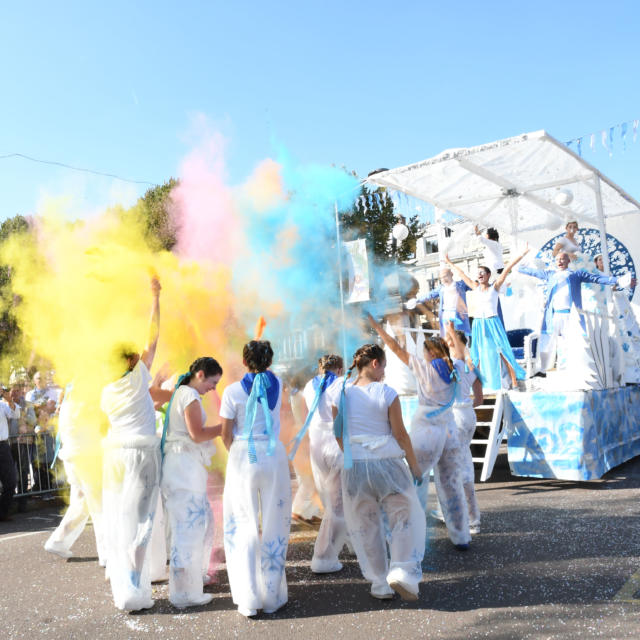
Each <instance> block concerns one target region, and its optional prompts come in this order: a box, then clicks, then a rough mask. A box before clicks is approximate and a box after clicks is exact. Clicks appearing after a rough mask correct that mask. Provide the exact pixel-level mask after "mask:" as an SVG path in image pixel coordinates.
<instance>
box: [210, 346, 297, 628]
mask: <svg viewBox="0 0 640 640" xmlns="http://www.w3.org/2000/svg"><path fill="white" fill-rule="evenodd" d="M272 360H273V350H272V349H271V344H270V343H269V342H268V341H266V340H252V341H251V342H249V343H248V344H246V345H245V346H244V349H243V351H242V361H243V363H244V365H245V367H246V368H247V374H246V375H245V376H244V377H243V378H242V380H241V381H240V382H234V383H233V384H231V385H229V386H228V387H227V388H226V389H225V390H224V393H223V394H222V405H221V407H220V417H221V418H222V439H223V441H224V444H225V446H226V447H227V449H228V450H229V459H228V462H227V473H226V479H225V485H224V495H223V511H224V550H225V555H226V558H227V573H228V575H229V585H230V587H231V596H232V598H233V602H234V604H236V605H237V607H238V612H239V613H241V614H242V615H244V616H247V617H251V616H255V615H256V614H257V612H258V610H259V609H262V611H263V612H264V613H273V612H275V611H277V610H278V609H279V608H280V607H282V606H283V605H284V604H286V602H287V597H288V596H287V579H286V575H285V561H286V557H287V546H288V543H289V530H290V526H291V481H290V478H289V465H288V462H287V454H286V452H285V448H284V446H283V444H282V443H281V442H280V440H279V439H278V438H279V434H280V406H281V402H282V381H281V380H280V379H279V378H278V377H277V376H275V375H274V374H273V373H272V372H271V371H268V369H269V367H270V366H271V361H272Z"/></svg>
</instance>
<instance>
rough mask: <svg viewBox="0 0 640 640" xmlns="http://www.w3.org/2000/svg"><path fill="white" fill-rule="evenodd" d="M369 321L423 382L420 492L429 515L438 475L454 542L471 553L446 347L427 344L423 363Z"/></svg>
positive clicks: (415, 433) (416, 434)
mask: <svg viewBox="0 0 640 640" xmlns="http://www.w3.org/2000/svg"><path fill="white" fill-rule="evenodd" d="M368 320H369V324H370V325H371V326H372V327H373V328H374V329H375V331H376V332H377V333H378V335H379V336H380V337H381V338H382V341H383V342H384V343H385V344H386V345H387V346H388V347H389V348H390V349H391V350H392V351H393V352H394V353H395V354H396V355H397V356H398V358H400V359H401V360H402V361H403V362H404V363H406V364H407V366H408V367H409V368H410V369H411V371H413V373H414V375H415V376H416V379H417V382H418V409H417V410H416V412H415V414H414V416H413V421H412V423H411V443H412V444H413V450H414V451H415V454H416V458H417V460H418V464H419V465H420V473H421V475H422V485H421V486H420V488H419V490H418V495H419V497H420V501H421V503H422V506H423V508H424V509H425V510H426V507H427V495H428V491H429V474H430V473H431V470H432V469H434V471H435V475H436V477H437V478H438V484H437V485H436V486H437V489H438V499H439V500H440V505H441V506H442V512H443V515H444V519H445V524H446V525H447V531H448V533H449V538H450V539H451V542H453V544H454V545H455V546H456V548H457V549H458V550H460V551H466V550H467V549H468V548H469V543H470V542H471V535H470V533H469V514H468V510H467V502H466V498H465V496H464V490H463V487H462V459H463V458H462V444H461V442H460V439H459V438H458V432H457V429H456V426H455V421H454V418H453V411H452V406H453V403H454V401H455V397H456V391H457V383H456V382H455V376H454V375H453V371H454V368H453V363H452V362H451V359H450V358H449V350H448V348H447V345H446V343H445V342H444V340H442V338H440V337H437V338H426V339H425V341H424V352H423V353H424V358H417V357H416V356H413V355H410V354H409V352H407V351H406V350H404V349H403V348H402V347H401V346H400V345H399V344H398V343H397V342H396V341H395V340H394V339H393V338H392V337H391V336H390V335H389V334H388V333H387V332H386V331H385V330H384V329H383V328H382V327H381V326H380V325H379V324H378V323H377V322H376V321H375V320H374V319H373V318H372V317H371V315H369V316H368ZM425 515H426V514H425Z"/></svg>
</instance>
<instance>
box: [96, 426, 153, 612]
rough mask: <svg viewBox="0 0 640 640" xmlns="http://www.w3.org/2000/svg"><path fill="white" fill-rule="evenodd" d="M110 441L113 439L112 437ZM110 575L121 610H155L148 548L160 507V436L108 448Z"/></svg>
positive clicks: (106, 506)
mask: <svg viewBox="0 0 640 640" xmlns="http://www.w3.org/2000/svg"><path fill="white" fill-rule="evenodd" d="M107 440H108V439H107ZM103 474H104V475H103V488H102V491H103V493H102V495H103V522H104V537H105V548H106V551H107V573H108V576H109V579H110V580H111V591H112V592H113V601H114V603H115V605H116V607H118V609H123V610H126V611H136V610H138V609H146V608H149V607H151V606H153V600H152V598H151V575H150V562H149V558H148V554H147V547H148V543H149V540H150V538H151V531H152V528H153V518H154V514H155V510H156V506H157V504H158V492H159V484H158V483H159V479H160V441H159V439H158V438H156V437H155V436H148V437H145V436H138V437H132V438H129V439H128V440H126V441H122V442H120V443H119V446H114V443H110V444H107V446H105V450H104V467H103Z"/></svg>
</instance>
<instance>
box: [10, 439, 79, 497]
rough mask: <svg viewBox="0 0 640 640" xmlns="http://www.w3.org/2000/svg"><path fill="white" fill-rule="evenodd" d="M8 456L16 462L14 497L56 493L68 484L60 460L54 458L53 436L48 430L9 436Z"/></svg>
mask: <svg viewBox="0 0 640 640" xmlns="http://www.w3.org/2000/svg"><path fill="white" fill-rule="evenodd" d="M9 446H10V448H11V456H12V457H13V462H14V464H15V465H16V472H17V482H16V497H23V496H33V495H43V494H47V493H56V492H57V491H60V490H61V489H66V488H67V479H66V477H65V474H64V466H63V464H62V460H56V461H55V463H54V464H53V468H51V465H52V462H53V461H54V456H55V436H54V435H53V434H52V433H50V432H40V433H28V434H19V435H17V436H10V437H9Z"/></svg>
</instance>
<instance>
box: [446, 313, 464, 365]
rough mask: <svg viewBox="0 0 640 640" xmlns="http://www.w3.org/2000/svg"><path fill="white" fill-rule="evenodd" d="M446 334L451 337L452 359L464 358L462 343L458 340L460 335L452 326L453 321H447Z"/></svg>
mask: <svg viewBox="0 0 640 640" xmlns="http://www.w3.org/2000/svg"><path fill="white" fill-rule="evenodd" d="M446 331H447V335H448V336H449V337H450V338H451V341H452V342H453V349H452V350H451V355H452V357H453V359H454V360H464V343H463V342H462V340H460V336H459V335H458V334H457V333H456V330H455V328H454V326H453V322H448V323H447V325H446Z"/></svg>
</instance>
